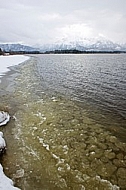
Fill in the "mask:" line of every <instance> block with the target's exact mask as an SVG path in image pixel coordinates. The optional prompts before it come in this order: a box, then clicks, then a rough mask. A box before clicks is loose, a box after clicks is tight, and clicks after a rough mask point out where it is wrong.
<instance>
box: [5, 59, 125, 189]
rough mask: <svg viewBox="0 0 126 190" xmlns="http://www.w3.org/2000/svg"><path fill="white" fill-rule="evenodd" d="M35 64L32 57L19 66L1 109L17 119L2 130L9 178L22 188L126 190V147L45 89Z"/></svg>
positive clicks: (81, 111)
mask: <svg viewBox="0 0 126 190" xmlns="http://www.w3.org/2000/svg"><path fill="white" fill-rule="evenodd" d="M36 62H37V58H34V57H33V58H31V59H30V60H29V61H27V63H26V64H22V65H20V66H19V68H18V72H19V74H18V75H17V76H16V78H14V79H13V84H12V85H9V82H8V83H7V85H6V89H4V90H3V93H1V107H2V106H3V107H5V106H8V109H9V112H10V115H11V116H13V118H12V119H11V121H10V123H9V124H8V125H7V126H5V127H2V128H1V130H3V131H4V134H5V138H6V141H7V151H6V154H5V155H4V156H3V158H2V159H1V162H2V165H3V167H4V171H5V173H6V175H8V176H9V177H10V178H11V179H13V181H14V182H15V185H16V186H18V187H19V188H21V189H22V190H32V189H34V190H53V189H54V190H60V189H63V190H96V189H97V190H111V189H113V190H116V189H119V188H121V189H123V190H124V189H126V144H125V143H123V142H121V141H120V140H119V139H118V138H117V137H115V136H114V134H112V133H110V132H109V131H107V129H106V126H104V125H102V124H99V123H98V122H97V120H95V119H91V118H89V117H88V113H87V111H86V108H85V109H84V108H81V107H80V106H78V105H77V103H76V102H74V101H71V100H69V99H67V98H65V97H62V96H61V95H58V94H55V95H53V94H48V93H47V92H46V91H44V89H40V80H39V79H38V78H37V77H36V73H35V72H34V67H35V65H36ZM13 75H14V73H13ZM10 78H11V75H10ZM10 78H9V80H10ZM6 80H7V79H6ZM7 81H8V80H7ZM1 85H2V84H1ZM4 91H5V94H4ZM96 117H97V115H96ZM113 128H114V126H113ZM115 130H116V129H115ZM117 186H118V187H117Z"/></svg>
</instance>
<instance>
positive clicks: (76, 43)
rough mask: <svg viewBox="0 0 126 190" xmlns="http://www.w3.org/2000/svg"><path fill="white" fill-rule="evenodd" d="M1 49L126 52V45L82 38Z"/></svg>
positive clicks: (2, 47)
mask: <svg viewBox="0 0 126 190" xmlns="http://www.w3.org/2000/svg"><path fill="white" fill-rule="evenodd" d="M0 48H1V49H2V50H5V51H6V52H9V51H15V52H19V51H22V52H31V53H32V52H35V51H38V52H40V53H41V52H46V51H55V50H75V49H76V50H79V51H88V52H90V51H101V52H102V51H108V52H109V51H126V43H125V44H118V43H114V42H112V41H110V40H106V39H104V38H80V39H78V40H73V41H70V40H69V39H65V38H64V39H62V40H59V41H57V42H55V43H52V44H45V45H36V46H35V47H31V46H26V45H21V44H0Z"/></svg>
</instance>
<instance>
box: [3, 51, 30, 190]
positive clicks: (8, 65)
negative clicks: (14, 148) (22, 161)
mask: <svg viewBox="0 0 126 190" xmlns="http://www.w3.org/2000/svg"><path fill="white" fill-rule="evenodd" d="M28 59H29V57H28V56H27V57H26V56H14V55H13V56H6V57H5V56H4V57H3V56H0V63H1V64H4V66H3V67H2V68H1V70H0V87H1V91H0V97H1V102H0V111H5V112H6V111H7V112H8V113H9V114H10V117H11V115H13V113H10V111H9V108H8V105H9V96H11V92H12V91H13V90H14V87H13V86H14V78H15V77H16V76H17V75H18V73H16V71H15V70H13V67H14V66H16V65H19V64H20V63H23V62H25V61H27V60H28ZM7 99H8V103H7V102H6V100H7ZM9 122H10V123H11V121H9ZM6 127H7V128H6ZM0 128H1V129H0V131H1V132H2V133H4V137H3V139H4V141H5V142H6V144H7V147H8V143H9V142H10V140H9V139H11V129H10V128H9V123H7V124H6V125H3V126H0ZM7 131H8V132H7ZM12 142H13V141H12ZM10 143H11V142H10ZM4 157H5V155H4V154H3V155H1V157H0V178H1V179H0V184H1V188H2V189H4V190H8V189H10V190H19V188H17V187H14V182H13V180H11V179H10V178H9V177H7V176H6V174H5V173H4V171H3V170H4V169H3V166H2V165H1V163H2V160H3V159H4Z"/></svg>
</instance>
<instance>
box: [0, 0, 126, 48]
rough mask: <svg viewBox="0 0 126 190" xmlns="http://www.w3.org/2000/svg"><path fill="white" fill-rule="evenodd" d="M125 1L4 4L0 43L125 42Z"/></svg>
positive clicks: (17, 0) (0, 11)
mask: <svg viewBox="0 0 126 190" xmlns="http://www.w3.org/2000/svg"><path fill="white" fill-rule="evenodd" d="M125 9H126V1H125V0H111V1H110V0H106V1H101V0H95V1H94V0H90V1H88V0H60V1H59V0H47V1H45V0H41V1H40V0H11V1H7V0H4V1H3V2H1V5H0V23H1V35H0V42H22V43H25V44H29V45H30V44H31V45H32V44H43V43H49V42H53V41H56V40H57V39H60V38H63V37H68V38H70V37H71V36H73V37H77V36H79V35H81V37H95V36H99V35H102V36H105V37H106V38H109V39H111V40H113V41H120V42H123V41H124V42H126V40H125V39H126V32H125V31H126V22H125V20H126V14H125V12H126V10H125Z"/></svg>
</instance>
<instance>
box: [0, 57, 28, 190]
mask: <svg viewBox="0 0 126 190" xmlns="http://www.w3.org/2000/svg"><path fill="white" fill-rule="evenodd" d="M28 59H29V57H28V56H24V55H10V56H0V78H1V77H2V76H3V75H5V73H6V72H8V71H9V67H11V66H14V65H18V64H19V63H22V62H24V61H26V60H28ZM0 111H2V110H0ZM0 113H1V114H0V124H1V125H0V126H2V124H3V125H5V124H6V123H7V122H8V121H9V120H8V117H7V118H4V117H3V116H4V115H5V114H3V112H0ZM2 120H3V121H2ZM6 120H7V122H6ZM0 148H1V149H4V148H6V143H5V140H4V138H3V133H2V132H1V131H0ZM13 185H14V184H13V181H12V180H11V179H10V178H8V177H7V176H6V175H5V174H4V172H3V167H2V165H1V164H0V190H8V189H9V190H19V188H17V187H14V186H13Z"/></svg>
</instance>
